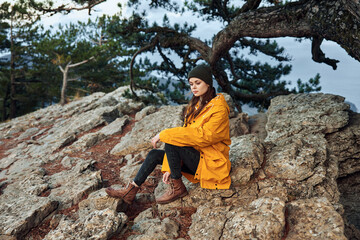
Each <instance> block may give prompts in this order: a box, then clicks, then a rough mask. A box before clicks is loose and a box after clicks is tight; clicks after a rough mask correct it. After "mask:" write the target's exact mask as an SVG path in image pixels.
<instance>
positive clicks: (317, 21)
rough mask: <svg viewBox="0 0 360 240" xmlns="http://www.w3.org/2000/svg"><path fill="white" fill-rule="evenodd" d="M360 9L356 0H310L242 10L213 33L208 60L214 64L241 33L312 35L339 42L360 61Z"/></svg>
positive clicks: (256, 34)
mask: <svg viewBox="0 0 360 240" xmlns="http://www.w3.org/2000/svg"><path fill="white" fill-rule="evenodd" d="M359 9H360V2H359V1H356V0H340V1H339V0H309V1H299V2H294V3H288V4H285V5H284V6H279V7H266V8H259V9H257V10H254V11H249V12H246V13H242V14H240V15H238V16H237V17H236V18H235V19H234V20H232V21H231V23H230V24H229V25H228V26H227V27H225V28H224V29H223V30H222V31H220V32H219V33H218V34H217V35H216V36H215V38H214V41H213V45H212V56H211V58H210V63H211V64H212V65H213V64H215V63H216V61H218V60H219V59H220V58H221V57H222V56H223V54H224V53H227V52H228V51H229V50H230V49H231V48H232V47H233V45H234V43H235V42H236V41H237V40H239V39H240V38H242V37H255V38H276V37H314V36H317V37H322V38H324V39H327V40H331V41H334V42H336V43H338V44H339V45H340V46H341V47H342V48H344V49H345V50H346V51H347V52H348V54H349V55H350V56H352V57H354V58H355V59H356V60H358V61H360V13H359ZM309 51H310V49H309Z"/></svg>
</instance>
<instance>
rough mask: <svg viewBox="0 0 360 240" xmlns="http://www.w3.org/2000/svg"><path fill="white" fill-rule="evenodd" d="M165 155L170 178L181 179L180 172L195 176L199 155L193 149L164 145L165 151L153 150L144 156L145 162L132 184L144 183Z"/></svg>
mask: <svg viewBox="0 0 360 240" xmlns="http://www.w3.org/2000/svg"><path fill="white" fill-rule="evenodd" d="M165 153H166V156H167V159H168V163H169V167H170V171H171V174H170V177H171V178H173V179H179V178H181V176H182V174H181V172H186V173H190V174H192V175H195V172H196V169H197V167H198V165H199V161H200V153H199V152H198V151H197V150H196V149H195V148H193V147H178V146H174V145H171V144H167V143H165V150H160V149H153V150H151V151H150V152H149V153H148V155H147V156H146V159H145V161H144V162H143V164H142V165H141V168H140V170H139V172H138V173H137V174H136V177H135V178H134V182H135V183H136V184H137V185H138V186H140V185H141V184H143V183H144V182H145V180H146V178H147V177H148V176H149V175H150V174H151V173H152V171H153V170H154V169H155V168H156V165H158V164H162V162H163V158H164V154H165Z"/></svg>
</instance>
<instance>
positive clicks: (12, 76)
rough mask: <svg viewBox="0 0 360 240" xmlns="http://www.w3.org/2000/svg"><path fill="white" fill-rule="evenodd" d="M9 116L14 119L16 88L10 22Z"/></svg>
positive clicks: (11, 24) (13, 47) (11, 26)
mask: <svg viewBox="0 0 360 240" xmlns="http://www.w3.org/2000/svg"><path fill="white" fill-rule="evenodd" d="M10 22H11V23H10V44H11V45H10V51H11V58H10V114H9V117H10V119H11V118H14V117H16V99H15V96H16V88H15V54H16V52H15V45H14V35H13V22H12V19H11V20H10Z"/></svg>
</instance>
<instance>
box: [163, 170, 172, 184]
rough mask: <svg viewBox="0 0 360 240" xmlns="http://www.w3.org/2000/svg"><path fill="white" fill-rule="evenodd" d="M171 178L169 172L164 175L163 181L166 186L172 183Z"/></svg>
mask: <svg viewBox="0 0 360 240" xmlns="http://www.w3.org/2000/svg"><path fill="white" fill-rule="evenodd" d="M169 177H170V173H169V172H165V173H164V175H163V179H162V180H163V182H164V183H165V184H169V183H170V180H169Z"/></svg>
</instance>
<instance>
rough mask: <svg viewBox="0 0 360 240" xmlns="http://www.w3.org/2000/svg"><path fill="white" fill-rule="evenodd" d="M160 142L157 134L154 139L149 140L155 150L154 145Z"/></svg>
mask: <svg viewBox="0 0 360 240" xmlns="http://www.w3.org/2000/svg"><path fill="white" fill-rule="evenodd" d="M158 142H160V136H159V134H157V135H156V136H155V137H153V138H152V139H151V144H152V145H153V147H154V148H156V144H157V143H158Z"/></svg>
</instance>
